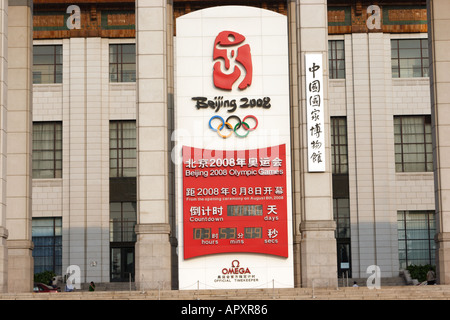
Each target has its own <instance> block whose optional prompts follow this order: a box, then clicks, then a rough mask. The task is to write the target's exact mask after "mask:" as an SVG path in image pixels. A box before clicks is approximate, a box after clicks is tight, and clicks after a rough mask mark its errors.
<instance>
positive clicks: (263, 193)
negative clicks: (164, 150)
mask: <svg viewBox="0 0 450 320" xmlns="http://www.w3.org/2000/svg"><path fill="white" fill-rule="evenodd" d="M183 193H184V194H183V232H184V258H185V259H189V258H193V257H197V256H202V255H209V254H215V253H226V252H247V253H262V254H270V255H277V256H282V257H288V229H287V228H288V220H287V219H288V216H287V194H286V145H285V144H282V145H279V146H273V147H267V148H260V149H252V150H239V151H236V150H230V151H228V150H209V149H200V148H193V147H187V146H183Z"/></svg>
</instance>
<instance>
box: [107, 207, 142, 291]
mask: <svg viewBox="0 0 450 320" xmlns="http://www.w3.org/2000/svg"><path fill="white" fill-rule="evenodd" d="M136 212H137V210H136V202H135V201H129V202H111V203H110V212H109V214H110V218H109V234H110V236H109V238H110V239H109V241H110V254H111V255H110V259H111V260H110V263H111V264H110V279H111V281H119V282H120V281H129V280H131V281H134V245H135V242H136V233H135V231H134V228H135V226H136V216H137V214H136Z"/></svg>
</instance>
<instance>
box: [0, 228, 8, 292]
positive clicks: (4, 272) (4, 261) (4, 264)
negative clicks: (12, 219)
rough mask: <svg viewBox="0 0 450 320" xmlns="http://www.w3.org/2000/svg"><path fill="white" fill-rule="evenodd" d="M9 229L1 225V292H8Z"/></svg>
mask: <svg viewBox="0 0 450 320" xmlns="http://www.w3.org/2000/svg"><path fill="white" fill-rule="evenodd" d="M7 238H8V230H7V229H6V228H4V227H0V292H8V247H7V244H6V239H7Z"/></svg>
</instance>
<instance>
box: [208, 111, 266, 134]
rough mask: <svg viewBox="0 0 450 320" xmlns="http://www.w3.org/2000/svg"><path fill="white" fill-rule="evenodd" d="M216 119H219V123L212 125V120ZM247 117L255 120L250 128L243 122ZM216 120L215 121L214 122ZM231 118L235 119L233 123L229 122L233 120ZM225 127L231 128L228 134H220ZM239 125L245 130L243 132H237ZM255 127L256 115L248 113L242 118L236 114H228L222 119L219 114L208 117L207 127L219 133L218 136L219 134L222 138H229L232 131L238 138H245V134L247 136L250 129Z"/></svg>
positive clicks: (256, 123) (256, 122)
mask: <svg viewBox="0 0 450 320" xmlns="http://www.w3.org/2000/svg"><path fill="white" fill-rule="evenodd" d="M216 119H217V120H219V125H218V126H217V127H213V125H212V122H213V121H214V120H216ZM247 119H253V121H254V122H255V126H254V127H253V128H250V125H249V124H248V123H247V122H245V121H246V120H247ZM217 120H216V121H215V122H216V123H217ZM232 120H235V121H236V123H235V124H234V125H232V124H231V122H234V121H232ZM225 127H226V128H227V129H228V130H231V131H230V132H229V133H228V134H222V130H223V129H224V128H225ZM241 127H242V128H243V129H244V130H245V131H246V133H245V134H240V133H239V132H238V130H239V129H240V128H241ZM257 127H258V119H256V117H255V116H252V115H248V116H246V117H245V118H244V119H242V120H241V118H239V117H238V116H236V115H232V116H229V117H228V118H227V119H226V120H224V119H223V118H222V117H221V116H212V117H211V119H209V128H210V129H211V130H212V131H216V132H217V133H218V134H219V136H221V137H222V138H223V139H226V138H229V137H230V136H231V135H232V134H233V132H234V134H235V135H236V136H238V137H239V138H245V137H246V136H248V134H249V133H250V131H253V130H255V129H256V128H257Z"/></svg>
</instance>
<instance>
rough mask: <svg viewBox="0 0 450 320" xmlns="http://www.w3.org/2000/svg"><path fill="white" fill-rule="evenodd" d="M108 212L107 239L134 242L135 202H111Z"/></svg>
mask: <svg viewBox="0 0 450 320" xmlns="http://www.w3.org/2000/svg"><path fill="white" fill-rule="evenodd" d="M109 214H110V216H109V217H110V220H109V234H110V237H109V241H110V242H135V241H136V233H135V232H134V226H135V225H136V202H131V201H130V202H111V203H110V211H109Z"/></svg>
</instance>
